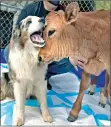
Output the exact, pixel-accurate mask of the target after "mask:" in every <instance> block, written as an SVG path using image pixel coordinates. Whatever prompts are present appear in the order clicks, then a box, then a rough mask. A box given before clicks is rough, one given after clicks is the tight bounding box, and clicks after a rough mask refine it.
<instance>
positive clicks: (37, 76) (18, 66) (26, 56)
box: [9, 16, 52, 125]
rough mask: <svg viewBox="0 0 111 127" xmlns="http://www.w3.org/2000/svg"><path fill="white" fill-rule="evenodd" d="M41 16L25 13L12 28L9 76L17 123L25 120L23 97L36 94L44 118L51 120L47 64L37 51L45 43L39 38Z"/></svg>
mask: <svg viewBox="0 0 111 127" xmlns="http://www.w3.org/2000/svg"><path fill="white" fill-rule="evenodd" d="M42 21H43V19H42V18H39V17H36V16H28V17H27V18H25V19H24V20H22V21H21V23H20V27H16V28H15V29H14V31H13V36H12V41H13V46H12V48H11V49H10V52H9V77H10V79H11V84H13V88H14V98H15V100H16V118H15V124H16V125H23V124H24V101H25V99H26V98H27V97H28V96H30V95H35V96H36V97H37V99H38V101H39V103H40V108H41V111H42V116H43V120H44V121H45V122H52V118H51V116H50V114H49V111H48V108H47V100H46V90H47V89H46V86H47V84H46V81H45V74H46V71H47V65H46V64H43V63H42V62H40V60H39V59H38V53H39V50H40V48H41V47H43V46H44V45H45V42H44V40H43V39H42V37H41V35H42V28H43V25H44V24H43V22H42Z"/></svg>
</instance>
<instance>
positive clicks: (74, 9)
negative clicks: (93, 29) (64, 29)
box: [65, 2, 80, 24]
mask: <svg viewBox="0 0 111 127" xmlns="http://www.w3.org/2000/svg"><path fill="white" fill-rule="evenodd" d="M79 10H80V9H79V5H78V3H77V2H71V3H70V4H69V5H67V7H66V9H65V18H66V21H67V22H68V24H70V23H72V22H75V21H76V20H77V18H78V12H79Z"/></svg>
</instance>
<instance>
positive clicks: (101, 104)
mask: <svg viewBox="0 0 111 127" xmlns="http://www.w3.org/2000/svg"><path fill="white" fill-rule="evenodd" d="M98 105H99V106H101V107H103V108H105V106H106V104H104V103H101V102H99V103H98Z"/></svg>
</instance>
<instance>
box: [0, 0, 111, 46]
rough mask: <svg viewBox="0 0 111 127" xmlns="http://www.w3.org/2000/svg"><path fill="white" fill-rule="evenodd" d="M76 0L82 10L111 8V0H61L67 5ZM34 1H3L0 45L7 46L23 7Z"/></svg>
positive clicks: (0, 16)
mask: <svg viewBox="0 0 111 127" xmlns="http://www.w3.org/2000/svg"><path fill="white" fill-rule="evenodd" d="M73 1H76V2H78V4H79V6H80V11H93V10H98V9H108V10H109V9H110V0H93V1H92V0H61V1H60V2H61V5H63V6H64V7H66V6H67V4H69V3H70V2H73ZM31 2H33V1H23V0H15V1H12V2H5V1H4V2H2V3H1V10H0V24H1V25H0V31H1V33H0V47H1V48H5V47H6V45H7V44H8V43H9V41H10V37H11V33H12V28H13V27H14V25H15V23H16V21H17V18H18V15H19V14H20V12H21V9H22V8H23V7H24V6H25V5H26V4H29V3H31Z"/></svg>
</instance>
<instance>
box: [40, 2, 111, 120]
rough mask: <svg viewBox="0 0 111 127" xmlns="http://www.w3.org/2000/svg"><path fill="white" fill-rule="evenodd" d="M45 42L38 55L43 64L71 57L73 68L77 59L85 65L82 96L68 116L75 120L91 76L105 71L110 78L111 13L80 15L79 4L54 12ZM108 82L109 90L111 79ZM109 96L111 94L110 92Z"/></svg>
mask: <svg viewBox="0 0 111 127" xmlns="http://www.w3.org/2000/svg"><path fill="white" fill-rule="evenodd" d="M44 40H45V41H46V46H45V47H43V48H42V49H41V51H40V54H39V56H41V57H42V60H43V61H44V62H51V61H53V60H60V59H62V58H65V57H69V59H70V61H71V62H72V63H73V65H77V64H78V61H77V60H78V59H79V60H81V61H85V63H86V64H85V66H84V67H83V72H82V79H81V82H80V90H79V95H78V97H77V99H76V102H75V103H74V105H73V107H72V110H71V112H70V115H69V117H68V120H69V121H71V122H72V121H75V120H76V119H77V117H78V114H79V112H80V109H81V104H82V99H83V96H84V92H85V90H86V89H87V88H88V85H89V84H90V74H94V75H96V76H98V75H99V74H100V73H101V72H102V71H103V70H104V69H106V70H107V74H108V77H110V11H105V10H100V11H95V12H79V6H78V4H77V3H71V4H69V5H68V6H67V7H66V9H65V12H63V11H58V12H54V11H52V12H50V13H49V14H48V16H47V17H46V28H45V30H44ZM81 66H82V65H81ZM108 81H109V82H108V87H109V88H110V80H108ZM108 87H107V88H108ZM104 93H105V90H102V92H101V97H100V103H101V105H105V104H106V97H105V94H104ZM108 93H111V92H110V89H108Z"/></svg>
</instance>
